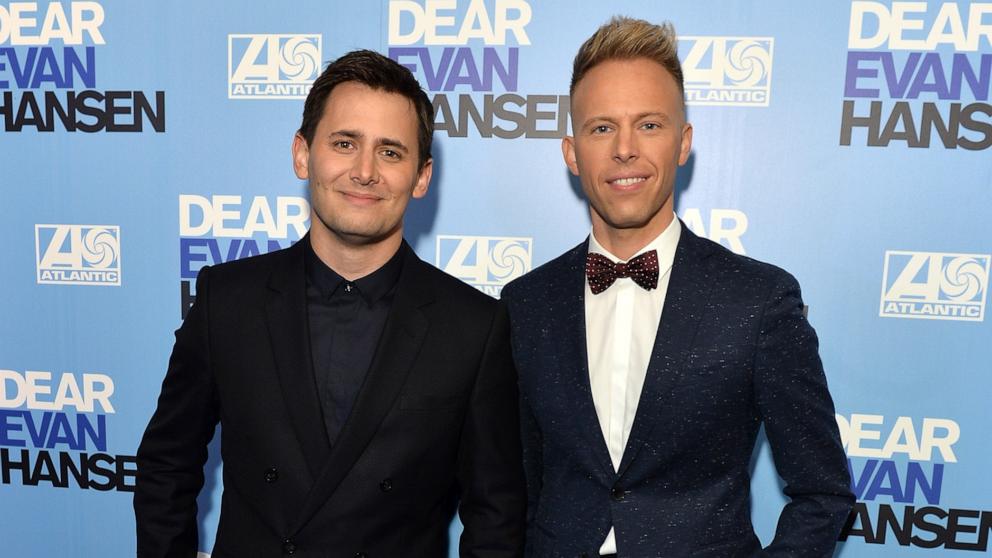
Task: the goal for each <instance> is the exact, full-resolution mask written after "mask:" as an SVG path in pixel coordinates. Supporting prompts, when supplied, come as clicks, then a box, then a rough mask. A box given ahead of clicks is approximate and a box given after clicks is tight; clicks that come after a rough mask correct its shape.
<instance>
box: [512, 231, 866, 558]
mask: <svg viewBox="0 0 992 558" xmlns="http://www.w3.org/2000/svg"><path fill="white" fill-rule="evenodd" d="M587 250H588V244H587V243H582V244H580V245H579V246H577V247H575V248H574V249H573V250H571V251H569V252H567V253H566V254H564V255H563V256H561V257H559V258H558V259H556V260H554V261H552V262H550V263H548V264H546V265H544V266H542V267H540V268H538V269H536V270H534V271H533V272H532V273H530V274H529V275H526V276H524V277H523V278H521V279H519V280H517V281H515V282H513V283H511V284H510V285H508V286H507V287H506V288H504V290H503V299H504V301H507V302H508V304H509V310H510V322H511V332H512V333H511V339H512V346H513V353H514V359H515V361H516V364H517V369H518V374H519V377H520V388H521V398H522V403H521V413H522V419H523V420H522V428H523V435H524V459H525V464H526V470H527V481H528V496H529V509H528V519H529V524H528V555H529V556H534V557H551V556H572V557H575V556H590V557H591V556H597V555H598V554H599V552H598V550H599V547H600V545H601V544H602V543H603V540H604V539H605V538H606V535H607V532H608V531H609V528H610V526H611V525H613V526H614V527H615V528H616V538H617V550H618V554H619V556H620V557H621V558H628V557H629V558H648V557H655V556H659V557H660V556H664V557H666V558H669V557H681V556H693V557H712V558H728V557H736V556H755V555H775V556H804V557H805V556H828V555H830V554H831V552H832V549H833V548H834V544H835V540H836V538H837V535H838V533H839V531H840V529H841V526H842V524H843V522H844V520H845V518H846V517H847V514H848V511H849V509H850V507H851V505H852V504H853V496H852V495H851V492H850V488H849V487H850V480H849V478H848V471H847V467H846V461H845V457H844V451H843V448H842V446H841V442H840V437H839V434H838V430H837V424H836V421H835V418H834V406H833V402H832V401H831V399H830V394H829V393H828V392H827V384H826V380H825V378H824V375H823V370H822V367H821V364H820V359H819V356H818V353H817V340H816V335H815V333H814V332H813V329H812V328H811V327H810V325H809V323H808V322H807V321H806V319H805V318H804V317H803V313H802V310H803V304H802V300H801V298H800V293H799V286H798V284H797V283H796V281H795V279H793V278H792V276H790V275H789V274H787V273H786V272H784V271H782V270H781V269H778V268H776V267H773V266H770V265H767V264H763V263H760V262H757V261H754V260H752V259H749V258H745V257H743V256H738V255H735V254H733V253H731V252H730V251H728V250H726V249H724V248H723V247H721V246H719V245H718V244H715V243H712V242H710V241H708V240H705V239H701V238H699V237H697V236H696V235H694V234H693V233H692V232H691V231H690V230H689V229H688V228H687V227H685V225H684V224H683V226H682V235H681V238H680V241H679V244H678V248H677V250H676V253H675V262H674V266H673V268H672V275H671V279H670V283H669V286H668V292H667V295H666V299H665V306H664V309H663V311H662V318H661V324H660V326H659V328H658V332H657V336H656V339H655V347H654V350H653V352H652V355H651V359H650V363H649V366H648V373H647V377H646V379H645V380H644V387H643V391H642V394H641V398H640V401H639V404H638V407H637V413H636V415H635V419H634V423H633V426H632V429H631V432H630V437H629V440H628V442H627V446H626V448H625V451H624V453H623V458H622V460H621V463H620V467H619V471H618V472H615V471H614V469H613V465H612V464H611V461H610V456H609V450H608V449H607V446H606V442H605V441H604V439H603V436H602V434H601V430H600V426H599V422H598V419H597V416H596V410H595V408H594V406H593V400H592V393H591V390H590V384H589V368H588V359H587V356H586V333H585V306H584V298H583V297H584V288H585V277H584V263H585V257H586V252H587ZM762 423H764V426H765V431H766V433H767V436H768V441H769V443H770V445H771V449H772V453H773V455H774V459H775V465H776V468H777V470H778V473H779V475H780V476H781V477H782V478H783V479H784V481H785V493H786V495H788V496H789V497H790V498H791V501H790V502H789V503H788V505H787V506H786V508H785V510H784V511H783V512H782V515H781V517H780V519H779V523H778V530H777V532H776V535H775V540H774V541H773V542H772V544H771V545H770V546H769V547H768V548H767V549H765V550H764V551H762V549H761V547H760V544H759V542H758V539H757V538H756V537H755V535H754V531H753V529H752V526H751V519H750V499H749V491H750V474H749V463H750V458H751V454H752V451H753V448H754V444H755V439H756V435H757V433H758V429H759V426H760V425H761V424H762Z"/></svg>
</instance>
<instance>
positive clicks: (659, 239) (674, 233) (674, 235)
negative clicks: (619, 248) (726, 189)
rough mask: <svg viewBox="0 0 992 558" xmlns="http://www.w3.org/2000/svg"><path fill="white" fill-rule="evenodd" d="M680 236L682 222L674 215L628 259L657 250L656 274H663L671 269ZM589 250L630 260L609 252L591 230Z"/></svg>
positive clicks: (609, 256) (614, 259)
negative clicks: (650, 239)
mask: <svg viewBox="0 0 992 558" xmlns="http://www.w3.org/2000/svg"><path fill="white" fill-rule="evenodd" d="M681 236H682V223H681V221H679V218H678V217H676V218H674V219H672V222H671V223H669V224H668V226H667V227H665V230H663V231H661V234H659V235H658V236H656V237H654V240H652V241H651V242H649V243H648V244H647V246H645V247H643V248H641V249H640V250H638V251H637V253H635V254H634V255H633V256H631V257H630V259H633V258H635V257H637V256H639V255H641V254H643V253H645V252H650V251H651V250H657V251H658V268H659V269H658V274H659V276H661V275H664V274H665V272H666V271H668V270H669V269H671V267H672V263H673V262H674V261H675V249H676V248H677V247H678V245H679V238H680V237H681ZM589 251H590V252H595V253H597V254H602V255H604V256H606V257H607V258H609V259H610V260H611V261H614V262H623V261H630V260H622V259H620V258H618V257H616V256H614V255H613V254H611V253H610V252H609V250H607V249H606V248H603V245H602V244H600V243H599V241H597V240H596V234H595V233H593V232H592V231H590V232H589Z"/></svg>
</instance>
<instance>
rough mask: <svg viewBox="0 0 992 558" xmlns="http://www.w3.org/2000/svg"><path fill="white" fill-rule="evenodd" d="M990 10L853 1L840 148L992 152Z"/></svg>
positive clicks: (989, 6)
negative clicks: (937, 148) (991, 149)
mask: <svg viewBox="0 0 992 558" xmlns="http://www.w3.org/2000/svg"><path fill="white" fill-rule="evenodd" d="M990 20H992V3H981V2H968V3H965V2H960V3H958V2H941V3H938V2H929V3H927V2H892V3H891V4H887V3H882V2H862V1H858V2H852V3H851V20H850V28H849V34H848V49H849V50H848V52H847V70H846V75H845V78H844V101H843V105H842V109H841V125H840V145H852V144H862V145H865V146H868V147H887V146H888V145H889V144H890V143H892V142H897V145H900V144H902V145H905V146H906V147H916V148H929V147H931V146H941V145H942V146H943V147H944V148H946V149H957V148H959V147H960V148H962V149H967V150H972V151H975V150H982V149H987V148H989V147H992V104H989V93H990V89H992V52H990V51H989V49H990V47H992V21H990Z"/></svg>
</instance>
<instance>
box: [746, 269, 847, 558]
mask: <svg viewBox="0 0 992 558" xmlns="http://www.w3.org/2000/svg"><path fill="white" fill-rule="evenodd" d="M754 389H755V399H756V402H757V405H758V410H759V412H760V414H761V418H762V420H763V421H764V425H765V433H766V435H767V436H768V442H769V445H770V447H771V450H772V455H773V457H774V460H775V468H776V470H777V471H778V474H779V476H780V477H782V479H783V480H784V481H785V488H784V492H785V494H786V496H788V497H789V498H791V501H790V502H789V503H788V504H787V505H786V506H785V508H784V509H783V511H782V515H781V516H780V517H779V521H778V527H777V529H776V532H775V538H774V540H773V541H772V543H771V545H769V546H768V547H767V548H766V549H765V550H764V555H767V556H832V555H833V551H834V547H835V545H836V541H837V536H838V534H839V533H840V530H841V527H842V526H843V524H844V521H845V519H846V518H847V515H848V513H849V512H850V509H851V507H852V506H853V504H854V495H853V494H852V493H851V490H850V486H851V481H850V476H849V473H848V470H847V462H846V458H845V455H844V449H843V446H842V445H841V441H840V434H839V432H838V429H837V422H836V418H835V415H834V404H833V400H832V399H831V398H830V392H829V391H828V390H827V381H826V377H825V376H824V373H823V365H822V364H821V362H820V357H819V353H818V342H817V338H816V333H815V332H814V331H813V328H812V327H811V326H810V325H809V322H807V321H806V318H805V317H804V316H803V303H802V298H801V295H800V290H799V284H798V283H797V282H796V280H795V279H794V278H793V277H792V276H790V275H788V274H785V273H784V272H783V277H782V278H781V279H780V280H779V281H778V282H777V284H776V285H775V286H773V287H772V288H771V292H770V296H769V298H768V300H767V301H766V303H765V308H764V313H763V316H762V319H761V326H760V332H759V337H758V341H757V347H756V353H755V365H754Z"/></svg>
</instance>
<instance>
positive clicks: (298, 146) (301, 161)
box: [293, 132, 310, 180]
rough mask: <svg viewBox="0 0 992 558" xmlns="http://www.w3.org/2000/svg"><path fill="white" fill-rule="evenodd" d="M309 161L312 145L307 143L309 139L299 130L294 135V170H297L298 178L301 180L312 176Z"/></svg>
mask: <svg viewBox="0 0 992 558" xmlns="http://www.w3.org/2000/svg"><path fill="white" fill-rule="evenodd" d="M309 162H310V147H309V146H308V145H307V140H306V139H304V138H303V136H301V135H300V134H299V132H297V133H296V135H295V136H293V171H294V172H296V178H299V179H300V180H306V179H308V178H310V170H309V166H308V165H309Z"/></svg>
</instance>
